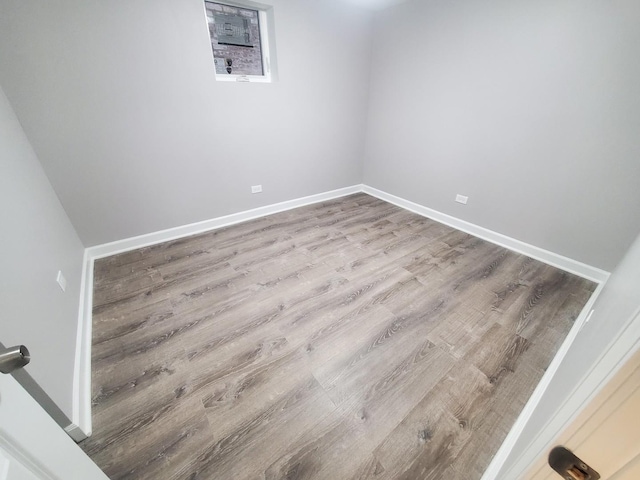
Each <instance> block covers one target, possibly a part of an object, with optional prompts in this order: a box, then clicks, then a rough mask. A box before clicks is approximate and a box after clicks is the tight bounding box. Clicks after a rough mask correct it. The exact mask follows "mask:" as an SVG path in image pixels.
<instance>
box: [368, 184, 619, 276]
mask: <svg viewBox="0 0 640 480" xmlns="http://www.w3.org/2000/svg"><path fill="white" fill-rule="evenodd" d="M362 191H363V192H364V193H368V194H369V195H372V196H374V197H377V198H379V199H381V200H384V201H386V202H389V203H393V204H394V205H397V206H399V207H402V208H404V209H406V210H410V211H412V212H414V213H417V214H418V215H422V216H423V217H428V218H431V219H432V220H435V221H437V222H440V223H444V224H445V225H449V226H450V227H453V228H455V229H457V230H461V231H463V232H466V233H468V234H470V235H473V236H475V237H478V238H481V239H483V240H486V241H488V242H491V243H495V244H496V245H500V246H501V247H504V248H507V249H509V250H513V251H514V252H518V253H522V254H523V255H527V256H528V257H531V258H535V259H536V260H539V261H541V262H543V263H546V264H548V265H551V266H554V267H557V268H559V269H561V270H564V271H565V272H569V273H573V274H575V275H578V276H580V277H582V278H586V279H587V280H591V281H593V282H596V283H604V282H606V281H607V279H608V278H609V275H610V273H609V272H606V271H604V270H601V269H599V268H596V267H592V266H591V265H587V264H585V263H582V262H578V261H577V260H573V259H571V258H568V257H565V256H563V255H558V254H557V253H553V252H550V251H549V250H545V249H543V248H540V247H535V246H533V245H530V244H528V243H525V242H522V241H520V240H516V239H515V238H511V237H508V236H506V235H503V234H501V233H498V232H494V231H493V230H489V229H487V228H484V227H480V226H478V225H475V224H473V223H469V222H467V221H465V220H460V219H459V218H456V217H452V216H451V215H447V214H446V213H442V212H438V211H437V210H433V209H431V208H428V207H424V206H422V205H419V204H417V203H414V202H411V201H409V200H405V199H404V198H400V197H396V196H395V195H391V194H390V193H386V192H383V191H382V190H378V189H377V188H373V187H370V186H368V185H363V187H362Z"/></svg>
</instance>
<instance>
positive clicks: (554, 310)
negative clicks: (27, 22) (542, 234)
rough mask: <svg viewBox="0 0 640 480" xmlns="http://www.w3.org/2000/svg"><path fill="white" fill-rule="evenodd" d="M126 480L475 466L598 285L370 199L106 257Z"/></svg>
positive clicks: (463, 475) (105, 448)
mask: <svg viewBox="0 0 640 480" xmlns="http://www.w3.org/2000/svg"><path fill="white" fill-rule="evenodd" d="M94 282H95V284H94V309H93V350H92V361H93V363H92V374H93V387H92V388H93V392H92V393H93V432H94V433H93V435H92V436H91V437H90V438H89V439H87V440H85V441H84V442H82V444H81V445H82V447H83V449H84V450H85V451H86V452H87V453H88V454H89V455H90V456H91V458H92V459H93V460H94V461H95V462H96V463H97V464H98V465H99V466H100V467H101V468H102V469H103V470H104V471H105V473H106V474H107V475H108V476H109V477H110V478H111V479H113V480H116V479H154V480H163V479H167V480H169V479H189V480H195V479H216V480H225V479H285V478H286V479H333V480H335V479H338V480H340V479H412V480H413V479H444V478H446V479H467V480H469V479H471V480H473V479H479V478H480V477H481V476H482V473H483V472H484V470H485V469H486V467H487V466H488V464H489V461H490V459H491V458H492V456H493V455H494V454H495V452H496V450H497V449H498V447H499V445H500V444H501V442H502V441H503V439H504V438H505V436H506V435H507V433H508V431H509V429H510V428H511V426H512V425H513V422H514V421H515V419H516V417H517V416H518V414H519V413H520V411H521V410H522V408H523V407H524V404H525V402H526V401H527V399H528V398H529V396H530V395H531V393H532V392H533V389H534V388H535V386H536V385H537V383H538V382H539V380H540V378H541V376H542V374H543V373H544V371H545V369H546V368H547V367H548V366H549V363H550V362H551V360H552V358H553V356H554V354H555V353H556V351H557V349H558V348H559V346H560V344H561V343H562V341H563V339H564V337H565V336H566V334H567V332H568V331H569V329H570V328H571V325H572V323H573V321H574V320H575V318H576V317H577V315H578V314H579V312H580V310H581V308H582V307H583V305H584V304H585V303H586V301H587V300H588V298H589V296H590V295H591V294H592V293H593V290H594V288H595V285H594V284H593V283H591V282H589V281H586V280H584V279H581V278H579V277H576V276H574V275H571V274H568V273H565V272H562V271H560V270H558V269H556V268H553V267H550V266H548V265H545V264H543V263H540V262H538V261H535V260H532V259H531V258H528V257H526V256H523V255H519V254H516V253H513V252H511V251H508V250H505V249H504V248H501V247H499V246H496V245H493V244H491V243H488V242H485V241H483V240H480V239H478V238H475V237H472V236H470V235H468V234H465V233H462V232H460V231H456V230H454V229H452V228H449V227H447V226H444V225H442V224H439V223H436V222H434V221H431V220H429V219H426V218H423V217H420V216H418V215H416V214H413V213H410V212H407V211H405V210H403V209H400V208H398V207H395V206H393V205H390V204H388V203H385V202H383V201H381V200H378V199H376V198H373V197H370V196H368V195H365V194H357V195H352V196H348V197H344V198H341V199H338V200H334V201H329V202H325V203H320V204H315V205H311V206H307V207H303V208H298V209H295V210H291V211H288V212H284V213H279V214H275V215H271V216H269V217H264V218H260V219H257V220H252V221H249V222H246V223H242V224H239V225H235V226H231V227H227V228H223V229H219V230H215V231H212V232H209V233H206V234H202V235H197V236H193V237H189V238H184V239H180V240H175V241H171V242H166V243H163V244H160V245H155V246H151V247H146V248H142V249H139V250H135V251H132V252H127V253H123V254H120V255H116V256H113V257H109V258H105V259H101V260H98V261H96V263H95V279H94Z"/></svg>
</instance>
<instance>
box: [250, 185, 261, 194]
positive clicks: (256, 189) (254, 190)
mask: <svg viewBox="0 0 640 480" xmlns="http://www.w3.org/2000/svg"><path fill="white" fill-rule="evenodd" d="M260 192H262V185H254V186H252V187H251V193H260Z"/></svg>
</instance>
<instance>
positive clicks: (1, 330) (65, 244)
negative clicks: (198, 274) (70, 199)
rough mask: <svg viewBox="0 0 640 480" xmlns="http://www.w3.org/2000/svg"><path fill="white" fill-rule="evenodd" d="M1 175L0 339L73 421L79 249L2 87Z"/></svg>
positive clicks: (81, 252)
mask: <svg viewBox="0 0 640 480" xmlns="http://www.w3.org/2000/svg"><path fill="white" fill-rule="evenodd" d="M0 171H1V172H2V174H1V175H0V203H1V204H2V208H0V225H2V235H0V251H1V252H2V275H1V276H0V305H2V311H1V312H0V341H1V342H2V343H3V344H4V345H5V346H7V347H8V346H11V345H17V344H25V345H26V346H27V347H28V348H29V350H30V351H31V354H32V360H31V363H30V364H29V365H28V366H27V367H26V371H27V372H28V373H29V374H30V375H31V376H32V377H33V379H35V380H36V382H38V384H39V385H40V387H42V389H43V390H44V391H45V392H46V394H48V396H49V397H51V399H52V400H53V401H54V402H55V403H56V404H57V406H58V407H59V408H60V409H61V410H62V412H63V413H64V414H65V415H66V416H67V417H68V418H71V416H72V393H73V371H74V368H73V367H74V357H75V351H76V331H77V325H78V302H79V298H80V278H81V274H82V256H83V254H84V247H83V245H82V243H80V239H79V238H78V236H77V234H76V232H75V230H74V229H73V226H72V225H71V222H70V221H69V218H68V217H67V215H66V213H65V211H64V210H63V208H62V205H60V202H59V200H58V198H57V197H56V194H55V192H54V191H53V188H51V184H50V183H49V181H48V180H47V177H46V176H45V173H44V171H43V170H42V166H41V165H40V163H39V162H38V159H37V157H36V155H35V153H34V152H33V149H32V148H31V145H30V144H29V141H28V140H27V138H26V136H25V134H24V132H23V130H22V128H21V127H20V124H19V123H18V119H17V118H16V116H15V114H14V112H13V109H12V107H11V105H10V104H9V101H8V100H7V97H6V96H5V94H4V91H3V90H2V89H1V88H0ZM58 270H62V271H63V272H64V275H65V277H66V279H67V282H68V285H67V290H66V292H65V293H63V292H62V290H60V288H59V287H58V284H57V283H56V281H55V280H56V274H57V273H58ZM31 393H32V394H34V395H35V396H36V397H39V396H38V395H37V394H36V392H31ZM40 398H41V397H40ZM41 401H42V400H41ZM43 406H45V407H47V405H46V404H45V405H43ZM54 410H55V409H54ZM49 412H50V413H52V414H53V415H54V417H55V418H56V420H58V421H61V419H60V417H59V416H58V415H56V413H57V412H55V411H52V410H51V409H49ZM69 423H70V422H69V421H67V422H66V425H68V424H69ZM66 425H64V426H66Z"/></svg>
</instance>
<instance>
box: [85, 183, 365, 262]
mask: <svg viewBox="0 0 640 480" xmlns="http://www.w3.org/2000/svg"><path fill="white" fill-rule="evenodd" d="M361 191H362V185H352V186H350V187H345V188H340V189H338V190H331V191H329V192H324V193H318V194H316V195H309V196H308V197H301V198H296V199H293V200H287V201H286V202H280V203H274V204H273V205H267V206H264V207H259V208H254V209H252V210H246V211H244V212H238V213H233V214H231V215H225V216H224V217H218V218H212V219H211V220H204V221H202V222H197V223H191V224H189V225H182V226H180V227H174V228H168V229H166V230H161V231H159V232H153V233H147V234H145V235H139V236H137V237H131V238H126V239H124V240H118V241H115V242H111V243H105V244H103V245H97V246H95V247H89V248H88V249H87V251H88V252H89V256H90V257H91V258H92V259H97V258H102V257H109V256H111V255H116V254H118V253H123V252H127V251H129V250H135V249H137V248H142V247H148V246H149V245H155V244H158V243H162V242H168V241H170V240H175V239H178V238H183V237H188V236H190V235H196V234H198V233H204V232H208V231H210V230H215V229H217V228H222V227H227V226H229V225H235V224H237V223H242V222H246V221H247V220H253V219H255V218H260V217H265V216H267V215H273V214H274V213H278V212H284V211H286V210H292V209H294V208H298V207H304V206H305V205H311V204H313V203H319V202H325V201H327V200H332V199H334V198H339V197H344V196H346V195H351V194H354V193H358V192H361Z"/></svg>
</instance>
